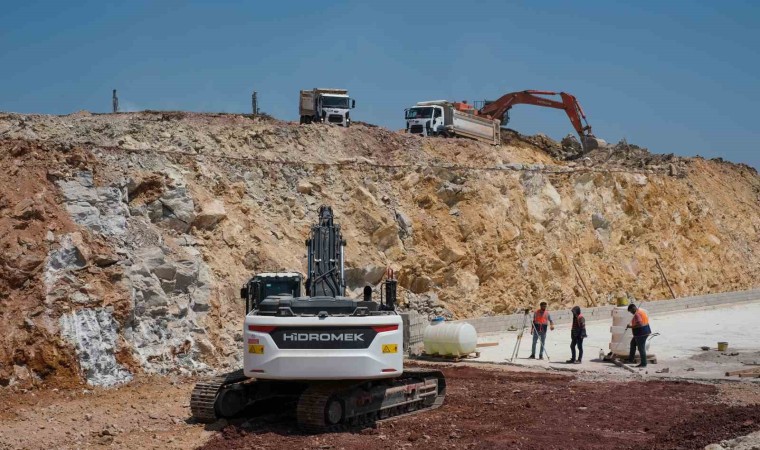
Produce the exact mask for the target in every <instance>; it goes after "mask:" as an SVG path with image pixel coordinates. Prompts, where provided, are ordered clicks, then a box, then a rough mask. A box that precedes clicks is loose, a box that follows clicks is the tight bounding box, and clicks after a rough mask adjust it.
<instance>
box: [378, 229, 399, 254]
mask: <svg viewBox="0 0 760 450" xmlns="http://www.w3.org/2000/svg"><path fill="white" fill-rule="evenodd" d="M372 242H373V243H374V244H375V245H376V246H377V249H378V250H380V251H383V252H384V251H386V250H388V249H390V248H391V247H396V246H399V247H400V246H401V239H400V238H399V235H398V226H397V225H396V224H395V223H394V224H389V225H385V226H383V227H381V228H380V229H378V230H377V231H375V232H374V233H373V234H372Z"/></svg>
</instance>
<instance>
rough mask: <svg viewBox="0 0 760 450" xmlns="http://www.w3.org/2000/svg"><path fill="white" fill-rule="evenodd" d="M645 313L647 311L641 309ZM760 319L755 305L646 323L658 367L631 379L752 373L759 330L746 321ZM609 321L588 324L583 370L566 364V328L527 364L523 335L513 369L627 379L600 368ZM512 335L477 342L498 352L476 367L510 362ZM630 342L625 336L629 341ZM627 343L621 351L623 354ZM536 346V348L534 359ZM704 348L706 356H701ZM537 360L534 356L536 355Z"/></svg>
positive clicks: (487, 352)
mask: <svg viewBox="0 0 760 450" xmlns="http://www.w3.org/2000/svg"><path fill="white" fill-rule="evenodd" d="M644 308H645V309H646V305H644ZM753 317H760V301H756V302H750V303H741V304H736V305H731V306H723V307H718V308H716V307H712V308H700V309H688V310H685V311H679V312H672V313H667V314H661V315H654V316H652V317H650V320H651V326H652V330H653V332H655V333H659V336H656V337H654V338H653V339H652V341H651V345H650V353H651V354H654V355H655V356H656V357H657V364H650V365H649V366H648V367H647V368H646V369H635V372H636V376H642V377H648V378H652V377H654V378H660V377H663V378H664V377H668V378H682V379H683V378H688V379H724V378H725V377H726V375H725V374H726V372H728V371H735V370H741V369H747V368H752V367H758V368H760V344H759V342H760V328H758V327H756V326H753V324H752V320H751V319H750V318H753ZM611 325H612V319H611V318H610V319H609V320H596V321H588V322H587V323H586V330H587V334H588V338H586V339H585V340H584V343H583V346H584V353H585V354H584V360H583V363H582V364H566V363H565V362H566V360H568V359H570V356H571V353H570V324H563V325H558V326H557V327H556V328H555V329H554V331H549V332H548V334H547V338H546V350H547V352H548V354H549V358H546V356H545V357H544V359H543V360H537V359H536V360H532V359H528V356H529V355H530V352H531V344H532V336H531V335H530V334H528V331H527V330H526V332H525V334H524V337H523V339H522V342H521V343H520V350H519V354H518V356H517V358H515V359H514V360H512V361H511V363H512V364H518V365H521V366H525V367H529V368H536V367H545V368H548V369H550V370H552V369H553V370H560V371H563V370H566V371H567V370H569V371H588V372H594V373H608V374H611V375H614V374H616V373H618V374H620V373H623V374H626V376H628V375H630V374H629V373H628V372H627V371H624V370H623V369H621V368H620V367H618V366H615V365H614V364H612V363H606V362H603V361H602V360H601V359H600V352H602V353H604V354H606V353H608V352H609V351H610V348H609V346H610V336H611V335H610V326H611ZM517 335H518V332H517V331H507V332H505V333H503V334H501V335H493V336H484V337H481V339H480V340H481V341H483V342H498V343H499V345H498V346H494V347H483V348H481V349H479V350H480V352H481V355H480V358H478V361H487V362H497V363H505V362H510V361H507V358H511V356H512V352H513V351H514V348H515V343H516V341H517ZM629 336H630V335H629ZM719 341H722V342H728V345H729V346H728V349H727V350H726V351H718V349H717V346H718V342H719ZM629 342H630V339H626V341H625V342H623V343H622V344H621V345H620V349H619V350H620V351H622V352H624V353H626V352H627V351H628V349H629ZM539 347H540V345H537V349H536V352H537V353H538V349H539ZM702 347H709V350H702ZM536 356H538V354H537V355H536Z"/></svg>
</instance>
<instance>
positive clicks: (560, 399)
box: [0, 367, 760, 450]
mask: <svg viewBox="0 0 760 450" xmlns="http://www.w3.org/2000/svg"><path fill="white" fill-rule="evenodd" d="M445 372H446V376H447V378H448V386H449V390H448V396H447V400H446V404H445V405H444V406H443V407H442V408H440V409H439V410H436V411H432V412H428V413H425V414H419V415H416V416H412V417H408V418H405V419H402V420H398V421H392V422H386V423H382V424H379V425H377V426H376V427H375V428H372V429H365V430H359V431H356V432H354V433H339V434H327V435H317V436H305V435H302V434H300V433H299V432H298V430H297V429H296V428H295V427H294V426H293V425H292V422H290V421H288V420H287V419H284V418H282V417H278V416H273V415H264V416H260V417H255V418H251V419H247V420H246V419H238V420H234V421H232V422H231V423H229V424H227V423H225V422H219V423H217V424H214V425H211V426H207V425H206V426H204V425H201V424H194V423H192V421H190V420H188V416H189V411H188V407H187V405H188V397H189V393H190V390H191V389H192V384H193V381H192V380H189V379H173V380H172V379H169V378H141V379H138V380H137V381H136V382H133V383H132V384H130V385H129V386H125V387H122V388H119V389H112V390H101V389H98V390H92V391H83V390H82V389H78V390H66V391H57V392H53V391H37V392H27V393H12V392H10V391H5V392H4V393H2V394H0V409H1V410H2V412H0V421H2V423H3V427H2V428H0V448H3V449H4V448H46V449H49V448H98V447H112V448H198V447H200V448H202V449H228V448H230V449H237V448H239V449H243V448H260V449H304V448H323V449H336V450H337V449H354V448H362V449H364V450H373V449H396V448H426V449H433V448H436V449H438V448H451V449H465V448H466V449H492V448H495V449H499V448H505V449H506V448H510V449H512V448H517V449H532V448H542V449H577V448H584V449H606V448H612V447H614V448H618V449H628V448H630V449H634V448H637V449H641V448H658V449H659V448H664V449H691V448H703V447H704V446H705V445H707V444H709V443H713V442H718V441H720V440H722V439H727V438H732V437H736V436H742V435H746V434H749V433H752V432H754V431H757V430H760V408H758V407H757V405H758V403H760V385H757V384H744V383H742V384H721V385H719V386H717V387H716V386H715V385H709V384H694V383H686V382H678V381H651V382H641V381H632V382H620V381H613V380H601V381H599V380H593V381H592V380H584V379H582V378H575V377H570V376H565V375H557V374H549V373H536V372H518V371H512V370H504V369H494V370H490V369H489V370H485V369H480V368H472V367H449V368H446V369H445ZM220 429H221V431H218V430H220Z"/></svg>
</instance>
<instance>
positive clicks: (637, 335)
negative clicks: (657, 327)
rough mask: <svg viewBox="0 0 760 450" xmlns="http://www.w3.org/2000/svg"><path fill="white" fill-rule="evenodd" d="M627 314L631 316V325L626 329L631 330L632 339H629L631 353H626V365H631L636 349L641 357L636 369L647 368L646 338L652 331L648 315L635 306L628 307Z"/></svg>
mask: <svg viewBox="0 0 760 450" xmlns="http://www.w3.org/2000/svg"><path fill="white" fill-rule="evenodd" d="M628 312H629V313H631V314H633V319H632V320H631V324H630V325H628V326H627V327H626V329H628V328H630V329H632V330H633V338H632V339H631V351H630V352H629V353H628V361H627V362H628V363H629V364H630V363H633V362H635V361H634V358H635V357H636V349H637V348H638V349H639V355H641V363H640V364H639V365H638V366H636V367H646V366H647V348H646V343H647V338H648V337H649V335H650V334H652V329H651V328H650V327H649V315H647V312H646V310H644V309H642V308H638V307H637V306H636V305H628Z"/></svg>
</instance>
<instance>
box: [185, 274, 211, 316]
mask: <svg viewBox="0 0 760 450" xmlns="http://www.w3.org/2000/svg"><path fill="white" fill-rule="evenodd" d="M199 269H200V270H199V271H198V281H197V283H196V285H195V287H194V288H192V289H190V300H191V301H190V306H191V308H192V309H193V311H196V312H202V311H208V310H209V308H210V306H209V299H210V298H211V274H210V273H209V270H208V268H207V267H206V266H205V265H203V266H201V267H200V268H199Z"/></svg>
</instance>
